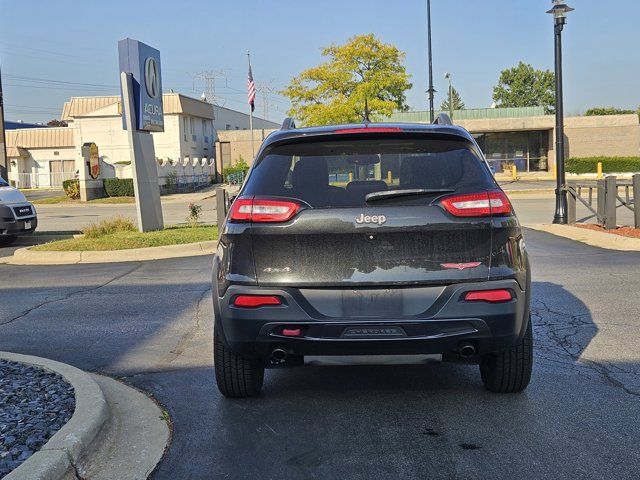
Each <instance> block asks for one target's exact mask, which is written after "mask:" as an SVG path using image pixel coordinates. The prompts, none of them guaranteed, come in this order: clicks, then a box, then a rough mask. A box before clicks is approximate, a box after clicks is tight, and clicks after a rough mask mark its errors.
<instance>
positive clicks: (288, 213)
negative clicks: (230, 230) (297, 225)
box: [229, 198, 300, 223]
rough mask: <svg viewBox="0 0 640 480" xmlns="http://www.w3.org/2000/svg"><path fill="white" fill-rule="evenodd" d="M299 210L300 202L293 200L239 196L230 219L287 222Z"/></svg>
mask: <svg viewBox="0 0 640 480" xmlns="http://www.w3.org/2000/svg"><path fill="white" fill-rule="evenodd" d="M299 210H300V204H299V203H297V202H294V201H291V200H268V199H260V198H237V199H236V200H235V201H234V202H233V205H232V206H231V213H230V215H229V219H230V220H232V221H234V222H258V223H277V222H287V221H289V220H291V219H292V218H293V217H294V216H295V214H296V213H298V211H299Z"/></svg>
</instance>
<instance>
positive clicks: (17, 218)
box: [0, 177, 38, 245]
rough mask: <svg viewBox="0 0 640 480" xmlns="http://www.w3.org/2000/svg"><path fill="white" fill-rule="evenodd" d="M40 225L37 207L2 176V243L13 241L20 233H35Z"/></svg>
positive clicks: (0, 198) (0, 192)
mask: <svg viewBox="0 0 640 480" xmlns="http://www.w3.org/2000/svg"><path fill="white" fill-rule="evenodd" d="M37 226H38V217H37V216H36V208H35V207H34V206H33V204H31V203H29V202H28V201H27V199H26V197H25V196H24V195H23V194H22V192H21V191H20V190H18V189H17V188H14V187H12V186H11V185H9V183H7V181H6V180H5V179H4V178H2V177H0V245H9V244H10V243H13V242H14V241H15V240H16V238H18V235H24V234H27V233H33V232H34V231H35V229H36V227H37Z"/></svg>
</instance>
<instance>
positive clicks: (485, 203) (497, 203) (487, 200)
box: [440, 191, 511, 217]
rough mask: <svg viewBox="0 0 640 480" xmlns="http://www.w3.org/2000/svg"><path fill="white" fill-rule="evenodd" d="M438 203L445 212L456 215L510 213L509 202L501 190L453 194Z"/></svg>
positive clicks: (472, 215)
mask: <svg viewBox="0 0 640 480" xmlns="http://www.w3.org/2000/svg"><path fill="white" fill-rule="evenodd" d="M440 203H441V204H442V206H443V207H444V208H445V210H446V211H447V212H449V213H450V214H451V215H454V216H456V217H486V216H489V215H511V203H510V202H509V199H508V198H507V196H506V195H505V194H504V193H503V192H501V191H494V192H482V193H469V194H465V195H455V196H453V197H448V198H445V199H444V200H442V201H441V202H440Z"/></svg>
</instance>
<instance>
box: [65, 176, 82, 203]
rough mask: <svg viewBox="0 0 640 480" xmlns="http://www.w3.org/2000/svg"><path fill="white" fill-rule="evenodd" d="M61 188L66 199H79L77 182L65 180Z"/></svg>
mask: <svg viewBox="0 0 640 480" xmlns="http://www.w3.org/2000/svg"><path fill="white" fill-rule="evenodd" d="M62 188H63V189H64V193H66V195H67V197H69V198H71V199H72V200H78V199H79V198H80V182H79V181H78V180H76V179H73V180H65V181H64V182H62Z"/></svg>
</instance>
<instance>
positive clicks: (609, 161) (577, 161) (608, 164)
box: [565, 157, 640, 173]
mask: <svg viewBox="0 0 640 480" xmlns="http://www.w3.org/2000/svg"><path fill="white" fill-rule="evenodd" d="M598 162H602V171H603V172H604V173H627V172H640V157H588V158H569V159H568V160H567V162H566V166H565V168H566V170H567V172H570V173H596V172H597V165H598Z"/></svg>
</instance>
